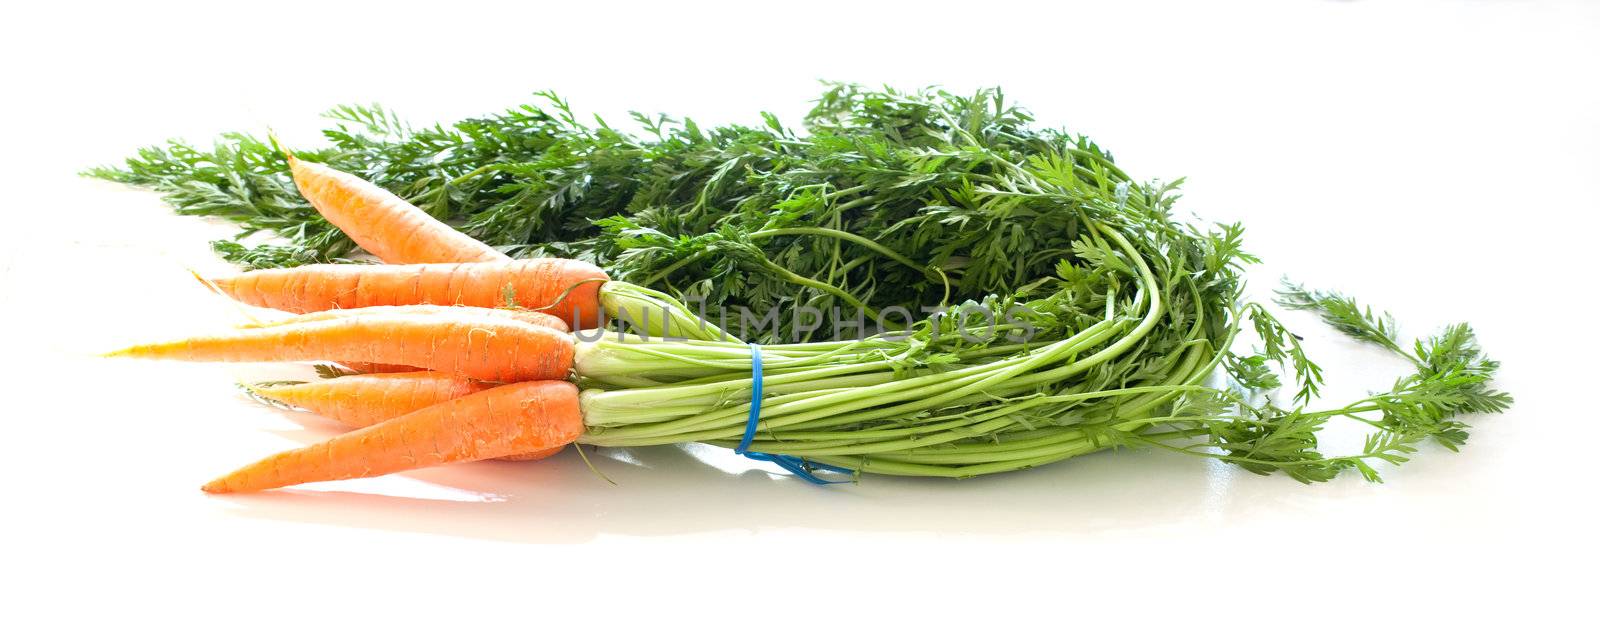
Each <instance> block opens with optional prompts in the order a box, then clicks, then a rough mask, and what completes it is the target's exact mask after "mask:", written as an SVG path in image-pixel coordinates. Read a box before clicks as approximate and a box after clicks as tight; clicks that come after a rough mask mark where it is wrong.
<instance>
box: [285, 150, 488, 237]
mask: <svg viewBox="0 0 1600 639" xmlns="http://www.w3.org/2000/svg"><path fill="white" fill-rule="evenodd" d="M289 171H290V173H291V174H292V175H293V176H294V183H295V186H297V187H299V188H300V194H301V195H304V196H305V198H306V200H307V201H309V202H311V206H312V207H313V208H315V209H316V210H317V212H318V213H321V214H322V217H325V218H327V219H328V221H329V222H332V223H333V225H334V226H337V227H339V230H341V231H344V232H345V235H349V236H350V239H352V240H355V243H356V244H358V245H360V246H361V248H363V249H366V251H367V252H368V253H371V254H373V255H376V256H377V257H378V259H381V260H383V261H385V262H389V263H391V264H430V263H453V262H500V261H507V260H510V259H511V258H509V257H506V256H505V255H504V254H501V253H500V252H499V251H496V250H494V249H493V248H491V247H490V246H489V245H488V244H484V243H483V242H479V241H477V240H475V239H472V238H471V237H468V236H467V235H466V234H464V233H461V232H460V231H457V230H455V229H453V228H450V225H448V224H445V223H444V222H440V221H439V220H437V219H434V217H433V216H432V215H428V213H427V212H425V211H423V210H422V209H419V208H417V207H415V206H413V205H412V204H411V203H410V202H407V201H405V200H404V199H402V198H400V197H399V196H397V195H395V194H393V193H390V192H388V191H385V190H383V189H382V188H380V187H379V186H377V185H375V184H373V183H371V182H368V181H366V180H363V179H361V178H359V177H356V176H354V175H351V174H349V173H345V172H344V171H340V170H338V169H334V168H331V167H329V166H326V165H323V164H318V163H316V162H306V161H303V160H299V159H296V158H295V157H294V156H293V155H290V156H289Z"/></svg>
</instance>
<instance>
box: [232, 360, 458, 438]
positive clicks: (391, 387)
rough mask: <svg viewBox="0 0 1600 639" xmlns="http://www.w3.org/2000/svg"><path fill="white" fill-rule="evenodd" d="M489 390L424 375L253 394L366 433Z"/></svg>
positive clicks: (342, 380)
mask: <svg viewBox="0 0 1600 639" xmlns="http://www.w3.org/2000/svg"><path fill="white" fill-rule="evenodd" d="M488 388H490V385H489V384H485V383H483V382H476V381H473V380H470V379H466V378H462V377H452V376H450V375H446V374H444V373H439V372H436V371H422V372H414V373H388V374H378V375H345V376H344V377H335V378H332V379H321V380H317V381H314V382H306V383H304V384H289V385H284V386H251V387H250V392H252V393H254V394H256V395H260V396H261V397H265V398H267V399H271V400H275V401H279V402H283V403H285V404H288V405H290V406H294V407H296V408H303V409H305V410H308V411H311V412H313V413H316V414H318V415H321V416H323V417H327V418H329V419H333V420H335V421H338V422H339V423H342V424H344V425H346V426H350V427H353V428H362V427H366V426H371V425H373V424H376V423H378V422H381V421H386V420H389V419H393V418H395V417H399V416H401V415H404V414H406V413H413V412H416V411H418V410H421V409H423V408H427V407H429V406H432V405H434V404H438V403H441V402H446V401H449V400H452V399H455V398H457V397H463V396H466V395H470V394H472V393H475V392H478V391H481V390H485V389H488Z"/></svg>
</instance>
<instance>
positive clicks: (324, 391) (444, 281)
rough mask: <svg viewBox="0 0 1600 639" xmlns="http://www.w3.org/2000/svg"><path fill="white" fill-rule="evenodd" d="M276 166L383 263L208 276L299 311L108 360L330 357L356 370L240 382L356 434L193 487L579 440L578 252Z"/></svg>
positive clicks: (306, 169) (511, 454) (307, 169)
mask: <svg viewBox="0 0 1600 639" xmlns="http://www.w3.org/2000/svg"><path fill="white" fill-rule="evenodd" d="M289 162H290V165H291V167H292V168H293V174H294V180H295V184H296V185H298V187H299V188H300V190H301V192H302V193H303V194H304V195H305V196H306V198H307V199H308V200H309V201H310V202H312V204H313V206H315V207H316V209H317V210H318V211H319V212H320V213H321V214H322V215H324V216H325V217H327V219H328V220H329V221H331V222H332V223H334V224H335V225H337V226H338V227H339V228H340V229H342V230H343V231H345V232H346V233H347V234H349V235H350V237H351V238H353V239H354V240H355V241H356V242H357V243H358V244H359V245H360V246H361V247H362V248H363V249H365V250H366V251H368V252H370V253H371V254H372V255H374V256H376V257H378V258H379V259H381V260H383V261H384V262H385V263H386V264H382V265H312V266H304V267H298V268H290V269H272V270H259V271H252V272H248V273H244V274H241V275H236V276H232V277H221V278H215V279H211V280H209V284H211V285H212V286H214V287H215V288H216V289H217V290H219V291H222V292H223V293H226V294H227V295H229V296H231V297H232V298H234V299H236V300H238V301H240V302H244V303H246V304H250V305H254V306H262V307H269V308H274V309H279V310H283V311H289V312H291V313H296V315H293V316H291V317H289V318H287V319H282V320H276V321H267V322H255V323H250V324H245V325H242V326H240V327H238V328H237V329H236V330H234V331H231V332H227V333H224V334H218V335H208V336H200V337H193V338H189V339H183V340H178V341H170V342H162V343H152V344H143V345H138V346H133V347H129V348H125V349H122V350H118V351H115V352H112V353H110V354H109V355H110V356H116V357H142V358H160V359H179V360H188V361H229V362H239V361H297V360H331V361H337V362H341V363H343V364H345V365H346V366H347V367H348V368H350V369H351V370H353V371H356V372H358V373H362V374H353V375H345V376H340V377H335V378H332V379H324V380H320V381H315V382H308V383H303V384H293V385H281V386H260V387H254V388H252V389H251V390H252V392H254V393H256V394H258V395H259V396H262V397H265V398H267V399H270V400H274V401H277V402H282V403H284V404H288V405H290V406H294V407H297V408H301V409H304V410H307V411H310V412H313V413H316V414H319V415H323V416H326V417H329V418H332V419H335V420H337V421H339V422H341V423H342V424H344V425H346V426H349V427H351V428H353V429H355V430H352V431H350V432H348V433H345V434H342V435H339V436H336V437H333V438H332V439H329V440H327V441H324V442H321V443H318V444H315V445H312V446H307V447H304V448H301V449H298V450H291V451H287V452H283V453H279V454H276V455H272V456H270V457H267V458H265V459H262V460H260V461H258V462H255V463H253V464H250V465H248V466H245V467H243V468H240V469H238V470H236V471H234V472H231V473H229V474H227V475H225V476H223V477H220V478H218V479H216V480H214V481H212V482H210V483H207V484H205V486H204V487H203V489H204V490H205V491H206V492H211V493H233V492H247V491H257V490H264V489H270V488H278V487H283V486H291V485H295V484H302V483H306V482H316V481H328V480H338V479H350V478H356V477H371V476H376V475H384V474H388V473H394V472H400V471H405V470H411V469H416V468H423V467H427V466H434V465H438V464H448V463H455V462H464V461H473V460H481V459H518V460H533V459H541V458H544V457H548V456H550V455H552V454H554V453H556V452H558V451H560V450H561V449H562V447H564V446H566V445H567V444H568V443H571V442H573V441H574V440H576V439H577V438H578V436H579V435H580V434H582V433H583V416H582V415H581V413H580V411H579V406H578V388H577V387H576V386H575V385H573V384H572V383H571V382H569V381H567V379H568V377H569V376H570V375H571V369H572V366H573V355H574V349H575V343H574V340H573V338H572V336H571V335H570V334H569V333H568V330H569V327H583V328H588V327H593V326H595V325H596V324H597V323H598V322H599V321H600V317H601V310H600V301H599V292H600V288H601V285H602V284H603V283H605V282H607V277H606V275H605V273H604V272H603V271H601V270H600V269H599V268H597V267H595V266H594V265H591V264H588V263H585V262H580V261H575V260H566V259H527V260H512V259H510V258H508V257H506V256H504V255H502V254H500V253H498V252H496V251H495V250H494V249H492V248H490V247H489V246H487V245H485V244H483V243H481V242H478V241H477V240H474V239H472V238H470V237H467V236H466V235H464V234H462V233H460V232H458V231H456V230H454V229H452V228H450V227H449V226H448V225H446V224H444V223H442V222H439V221H438V220H436V219H434V218H433V217H431V216H429V215H428V214H427V213H425V212H423V211H422V210H421V209H418V208H417V207H415V206H413V205H411V204H410V203H409V202H406V201H405V200H403V199H401V198H399V197H397V196H395V195H393V194H391V193H389V192H387V191H384V190H383V189H381V188H379V187H377V186H376V185H373V184H371V183H368V182H366V181H364V180H362V179H360V178H358V177H356V176H353V175H350V174H347V173H343V172H340V171H337V170H334V169H331V168H329V167H327V166H323V165H321V164H317V163H313V162H306V161H300V160H297V159H295V158H294V157H293V156H292V155H291V156H290V158H289ZM508 302H509V303H510V305H511V306H513V307H515V308H504V307H503V306H504V305H505V304H506V303H508ZM522 309H537V310H522Z"/></svg>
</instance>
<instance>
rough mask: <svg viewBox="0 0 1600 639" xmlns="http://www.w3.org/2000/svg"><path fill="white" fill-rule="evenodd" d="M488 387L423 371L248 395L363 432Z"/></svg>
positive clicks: (540, 454)
mask: <svg viewBox="0 0 1600 639" xmlns="http://www.w3.org/2000/svg"><path fill="white" fill-rule="evenodd" d="M489 388H493V387H492V386H490V385H489V384H485V383H483V382H475V381H472V380H468V379H462V378H460V377H451V376H449V375H446V374H444V373H438V372H434V371H425V372H418V373H394V374H379V375H346V376H344V377H335V378H333V379H322V380H317V381H314V382H306V383H304V384H290V385H284V386H252V387H250V392H252V393H255V394H256V395H259V396H261V397H265V398H267V399H271V400H274V401H278V402H282V403H284V404H288V405H290V406H294V407H296V408H301V409H304V410H307V411H310V412H312V413H316V414H318V415H321V416H323V417H327V418H329V419H333V420H335V421H338V422H339V423H341V424H344V425H346V426H350V427H352V428H363V427H366V426H371V425H373V424H376V423H378V422H383V421H388V420H390V419H394V418H396V417H399V416H401V415H405V414H408V413H414V412H416V411H419V410H422V409H424V408H427V407H429V406H433V405H434V404H440V403H443V402H447V401H450V400H452V399H456V398H458V397H465V396H467V395H470V394H472V393H476V392H478V391H482V390H487V389H489ZM562 448H563V446H556V447H554V448H551V449H547V450H539V451H535V452H532V453H525V454H521V455H507V456H505V457H501V458H500V459H504V460H508V461H533V460H536V459H543V458H545V457H549V456H551V455H554V454H556V453H558V452H561V449H562Z"/></svg>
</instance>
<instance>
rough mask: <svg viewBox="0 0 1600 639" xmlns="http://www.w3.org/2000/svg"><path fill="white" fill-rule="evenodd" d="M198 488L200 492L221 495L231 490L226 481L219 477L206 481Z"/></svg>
mask: <svg viewBox="0 0 1600 639" xmlns="http://www.w3.org/2000/svg"><path fill="white" fill-rule="evenodd" d="M200 490H201V491H202V492H205V493H209V494H212V495H222V494H226V493H231V492H233V489H232V488H229V487H228V484H227V482H225V481H223V480H221V479H216V480H212V481H211V482H208V483H207V484H206V485H204V486H201V487H200Z"/></svg>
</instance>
